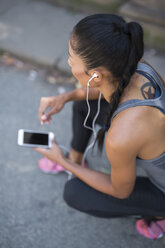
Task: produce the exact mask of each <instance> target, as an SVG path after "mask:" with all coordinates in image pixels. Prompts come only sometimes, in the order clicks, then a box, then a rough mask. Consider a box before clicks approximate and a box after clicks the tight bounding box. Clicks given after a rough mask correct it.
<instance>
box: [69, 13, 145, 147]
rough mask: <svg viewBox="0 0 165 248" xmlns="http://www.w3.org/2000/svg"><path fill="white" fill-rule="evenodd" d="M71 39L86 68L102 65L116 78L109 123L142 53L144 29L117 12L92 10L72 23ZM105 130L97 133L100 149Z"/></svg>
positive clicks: (72, 45) (108, 114)
mask: <svg viewBox="0 0 165 248" xmlns="http://www.w3.org/2000/svg"><path fill="white" fill-rule="evenodd" d="M70 43H71V47H72V49H73V51H74V52H75V53H76V54H77V55H78V56H80V57H81V58H82V60H83V61H84V63H85V65H86V69H87V70H90V69H94V68H97V67H99V66H103V67H104V68H106V69H107V70H108V71H110V72H111V73H112V75H113V77H114V78H115V79H117V80H118V82H119V83H118V86H117V89H116V91H115V92H114V93H113V94H112V96H111V99H110V104H109V108H108V112H107V116H106V120H105V127H106V126H109V125H110V122H111V118H112V115H113V113H114V112H115V110H116V109H117V107H118V104H119V102H120V97H121V95H122V93H123V91H124V89H125V88H126V86H127V85H128V84H129V81H130V78H131V76H132V75H133V74H134V72H135V70H136V68H137V63H138V61H139V60H140V59H141V57H142V56H143V50H144V48H143V30H142V28H141V26H140V25H139V24H138V23H136V22H129V23H126V22H125V20H124V19H123V18H122V17H120V16H118V15H112V14H95V15H91V16H87V17H85V18H84V19H82V20H81V21H80V22H79V23H78V24H77V25H76V26H75V27H74V29H73V31H72V34H71V40H70ZM105 131H106V130H105V128H104V127H103V128H101V129H100V130H99V132H98V135H97V141H98V147H99V149H100V150H102V146H103V141H104V136H105Z"/></svg>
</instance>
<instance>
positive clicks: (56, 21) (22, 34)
mask: <svg viewBox="0 0 165 248" xmlns="http://www.w3.org/2000/svg"><path fill="white" fill-rule="evenodd" d="M83 17H84V15H82V14H76V13H72V12H69V11H67V10H65V9H62V8H58V7H55V6H54V5H51V4H49V3H43V2H39V1H35V0H15V1H12V0H1V2H0V50H5V51H8V52H10V53H12V54H14V55H17V56H19V57H21V58H25V59H28V60H31V61H34V62H37V63H39V64H43V65H46V66H50V67H56V68H59V69H60V70H62V71H64V72H69V73H70V68H69V66H68V65H67V58H68V41H69V36H70V33H71V31H72V28H73V26H74V25H75V24H76V23H77V22H78V21H79V20H80V19H81V18H83ZM145 57H146V58H147V59H149V62H150V63H151V64H152V65H154V66H155V67H156V69H157V70H158V72H159V73H161V74H162V76H164V77H165V72H164V64H165V56H160V55H158V54H155V51H153V50H151V51H149V52H147V53H146V55H145Z"/></svg>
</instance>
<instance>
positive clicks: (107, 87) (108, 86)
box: [98, 81, 118, 103]
mask: <svg viewBox="0 0 165 248" xmlns="http://www.w3.org/2000/svg"><path fill="white" fill-rule="evenodd" d="M117 86H118V83H117V82H109V81H102V84H101V86H100V87H99V88H98V90H99V91H100V92H101V93H102V95H103V96H104V98H105V100H106V101H107V102H109V103H110V101H111V96H112V94H113V93H114V92H115V91H116V89H117Z"/></svg>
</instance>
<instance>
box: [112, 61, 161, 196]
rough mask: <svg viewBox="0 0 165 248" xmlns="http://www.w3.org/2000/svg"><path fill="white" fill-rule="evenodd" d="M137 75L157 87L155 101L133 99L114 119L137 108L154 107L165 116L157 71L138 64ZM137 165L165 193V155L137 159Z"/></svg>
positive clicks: (120, 107) (119, 108)
mask: <svg viewBox="0 0 165 248" xmlns="http://www.w3.org/2000/svg"><path fill="white" fill-rule="evenodd" d="M136 72H137V73H139V74H142V75H144V76H145V77H146V78H147V79H148V80H149V81H150V82H151V83H152V85H153V86H154V87H155V89H156V93H155V98H154V99H147V100H140V99H132V100H128V101H126V102H124V103H122V104H120V105H119V107H118V108H117V110H116V111H115V112H114V114H113V116H112V119H113V118H114V117H115V116H116V115H117V114H118V113H119V112H121V111H123V110H125V109H127V108H132V107H135V106H152V107H156V108H158V109H159V110H160V111H161V112H162V113H164V114H165V88H164V87H163V85H162V82H161V80H160V78H159V77H158V75H157V74H156V73H155V71H154V70H153V69H152V68H151V67H150V66H148V65H146V64H143V63H138V66H137V70H136ZM136 165H137V166H139V167H141V168H143V169H144V170H145V172H146V174H147V176H148V177H149V179H150V181H151V182H152V183H153V184H154V185H156V186H157V187H158V188H159V189H160V190H161V191H163V192H164V193H165V153H163V154H162V155H160V156H159V157H157V158H155V159H150V160H143V159H140V158H136Z"/></svg>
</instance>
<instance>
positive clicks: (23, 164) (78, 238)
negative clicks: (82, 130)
mask: <svg viewBox="0 0 165 248" xmlns="http://www.w3.org/2000/svg"><path fill="white" fill-rule="evenodd" d="M30 79H31V78H30V77H29V71H28V70H18V69H15V68H14V67H9V66H1V67H0V84H1V89H3V90H1V91H0V99H1V111H0V119H1V122H0V133H1V149H0V166H1V173H0V247H1V248H29V247H31V248H33V247H34V248H45V247H46V248H56V247H58V248H59V247H60V248H65V247H66V246H67V247H68V248H77V247H79V248H87V247H88V248H105V247H112V248H114V247H115V248H125V247H127V248H129V247H130V248H132V245H133V246H134V248H144V247H146V248H147V247H150V248H163V247H164V245H163V243H162V240H158V241H155V242H152V241H150V240H147V239H145V238H143V237H141V236H140V235H138V234H137V232H136V230H135V228H134V224H135V221H134V220H133V219H130V218H122V219H110V220H108V219H100V218H94V217H91V216H87V215H85V214H83V213H80V212H77V211H75V210H73V209H71V208H69V207H68V206H67V205H66V204H65V202H64V201H63V198H62V194H63V187H64V184H65V182H66V181H67V175H66V174H65V173H63V174H61V175H58V176H52V175H45V174H43V173H42V172H40V170H39V169H38V168H37V160H38V159H39V158H40V155H39V154H37V153H35V152H34V151H32V150H31V149H29V148H22V147H19V146H17V131H18V129H19V128H30V129H35V130H38V129H39V130H53V131H54V132H55V133H56V135H57V138H58V141H59V142H60V143H61V144H63V145H66V146H68V147H69V141H70V139H71V132H70V130H71V105H72V104H70V103H68V104H67V105H66V106H65V108H64V110H63V111H62V112H61V113H60V114H58V115H57V116H56V117H54V118H53V121H52V123H51V124H50V126H45V127H41V126H40V123H39V120H38V117H37V109H38V104H39V99H40V97H41V96H43V95H45V96H48V95H54V94H58V92H59V91H60V90H61V84H60V85H58V84H56V85H52V84H48V83H47V82H46V81H45V77H44V73H43V72H42V71H39V72H38V76H37V78H36V79H35V80H33V81H32V80H30ZM63 86H64V88H63V89H65V90H71V89H72V88H73V86H71V85H68V84H65V85H62V87H63ZM64 118H65V120H67V121H65V122H64V121H63V120H64ZM61 123H63V125H61ZM66 137H67V139H66ZM89 160H90V162H91V161H92V160H91V159H89ZM104 163H105V161H104ZM95 166H97V167H98V166H99V162H98V161H97V160H95Z"/></svg>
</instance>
